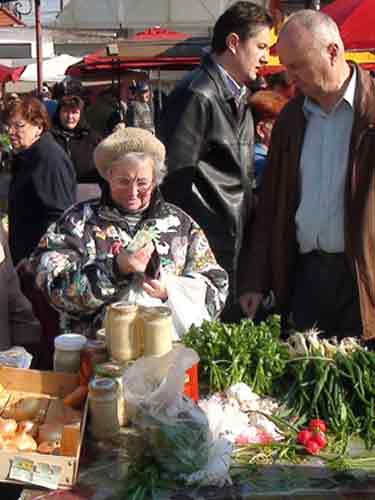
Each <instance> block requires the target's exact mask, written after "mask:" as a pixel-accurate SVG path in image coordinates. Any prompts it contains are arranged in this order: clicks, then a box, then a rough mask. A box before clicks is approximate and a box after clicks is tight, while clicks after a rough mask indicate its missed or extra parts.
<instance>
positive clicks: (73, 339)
mask: <svg viewBox="0 0 375 500" xmlns="http://www.w3.org/2000/svg"><path fill="white" fill-rule="evenodd" d="M86 342H87V339H86V337H85V336H84V335H79V334H77V333H65V334H63V335H59V336H58V337H56V338H55V352H54V356H53V369H54V371H55V372H65V373H78V372H79V369H80V364H81V352H82V349H83V348H84V346H85V345H86Z"/></svg>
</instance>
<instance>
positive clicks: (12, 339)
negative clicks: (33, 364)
mask: <svg viewBox="0 0 375 500" xmlns="http://www.w3.org/2000/svg"><path fill="white" fill-rule="evenodd" d="M39 341H40V325H39V322H38V321H37V320H36V319H35V316H34V314H33V311H32V308H31V304H30V302H29V301H28V300H27V298H26V297H25V296H24V295H23V294H22V292H21V289H20V284H19V280H18V276H17V273H16V270H15V269H14V266H13V263H12V258H11V256H10V252H9V247H8V242H7V237H6V234H5V232H4V231H3V229H2V228H0V350H4V349H9V348H10V347H12V346H14V345H19V346H25V347H26V348H27V347H29V345H30V344H36V343H38V342H39Z"/></svg>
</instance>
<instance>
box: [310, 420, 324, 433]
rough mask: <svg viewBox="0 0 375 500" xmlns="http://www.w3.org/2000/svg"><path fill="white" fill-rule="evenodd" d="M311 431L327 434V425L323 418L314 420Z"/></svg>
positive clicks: (311, 421) (311, 423) (311, 422)
mask: <svg viewBox="0 0 375 500" xmlns="http://www.w3.org/2000/svg"><path fill="white" fill-rule="evenodd" d="M309 429H310V431H312V432H319V431H320V432H327V424H326V423H325V422H324V420H322V419H321V418H314V419H313V420H310V422H309Z"/></svg>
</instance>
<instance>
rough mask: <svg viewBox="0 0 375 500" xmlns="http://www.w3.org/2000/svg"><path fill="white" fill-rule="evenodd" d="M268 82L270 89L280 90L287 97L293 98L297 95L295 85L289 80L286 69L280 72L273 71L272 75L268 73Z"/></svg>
mask: <svg viewBox="0 0 375 500" xmlns="http://www.w3.org/2000/svg"><path fill="white" fill-rule="evenodd" d="M267 83H268V89H269V90H273V91H274V92H278V93H279V94H281V95H283V96H284V97H286V98H287V99H291V98H292V97H294V96H295V93H296V89H295V85H294V84H293V83H291V82H290V81H289V80H288V75H287V72H286V71H280V72H278V73H272V74H271V75H268V77H267Z"/></svg>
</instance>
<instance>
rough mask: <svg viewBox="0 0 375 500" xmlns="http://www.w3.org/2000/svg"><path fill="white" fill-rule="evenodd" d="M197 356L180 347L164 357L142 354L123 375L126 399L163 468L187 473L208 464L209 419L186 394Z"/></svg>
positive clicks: (135, 420) (135, 421)
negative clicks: (187, 372) (184, 390)
mask: <svg viewBox="0 0 375 500" xmlns="http://www.w3.org/2000/svg"><path fill="white" fill-rule="evenodd" d="M198 360H199V357H198V355H197V353H196V352H195V351H193V350H192V349H188V348H186V347H184V346H177V347H175V348H174V349H173V350H172V351H171V352H169V353H168V354H166V355H164V356H160V357H158V358H156V357H147V358H140V359H138V360H137V361H135V363H134V364H133V365H132V366H131V367H130V368H128V369H127V370H126V371H125V373H124V377H123V382H124V398H125V402H126V404H128V405H130V407H131V411H130V414H131V415H132V416H133V417H132V418H133V421H134V423H135V424H136V425H137V426H138V427H140V428H141V429H142V431H143V434H144V436H145V438H146V439H147V440H148V443H149V445H150V452H151V453H152V455H153V456H154V457H155V459H156V460H157V461H158V463H159V464H160V466H161V467H162V468H163V469H164V470H165V471H167V472H169V473H172V474H176V475H183V474H186V475H189V474H192V473H194V472H196V471H198V470H200V469H202V468H203V467H205V466H206V464H207V462H208V456H209V448H210V432H209V425H208V421H207V417H206V416H205V414H204V412H203V411H202V410H201V409H200V408H199V407H198V405H197V404H196V403H195V402H194V401H192V400H191V399H190V398H187V397H186V396H184V395H183V387H184V384H185V372H186V370H187V369H188V368H190V367H191V366H192V365H193V364H195V363H197V362H198Z"/></svg>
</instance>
